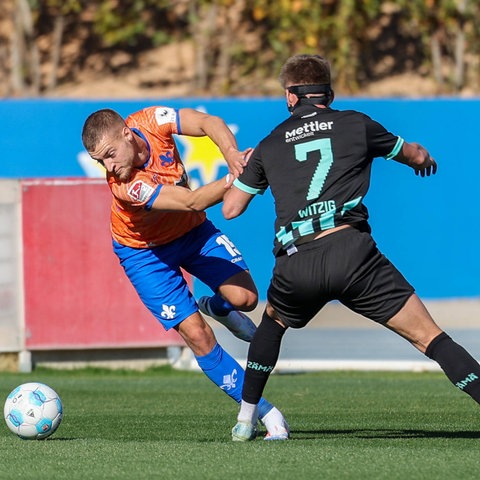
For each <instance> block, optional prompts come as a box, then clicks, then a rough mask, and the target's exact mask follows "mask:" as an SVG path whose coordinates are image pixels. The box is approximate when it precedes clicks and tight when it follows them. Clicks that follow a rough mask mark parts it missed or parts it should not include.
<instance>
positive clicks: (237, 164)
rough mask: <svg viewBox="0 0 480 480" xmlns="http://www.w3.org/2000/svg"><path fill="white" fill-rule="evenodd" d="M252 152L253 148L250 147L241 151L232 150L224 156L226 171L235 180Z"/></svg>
mask: <svg viewBox="0 0 480 480" xmlns="http://www.w3.org/2000/svg"><path fill="white" fill-rule="evenodd" d="M252 152H253V148H250V147H249V148H247V149H246V150H243V151H240V150H236V149H233V148H232V149H231V150H230V151H229V152H228V154H227V155H226V156H225V160H226V162H227V165H228V169H229V171H230V173H232V174H233V176H234V177H235V178H237V177H238V176H239V175H240V174H241V173H242V172H243V169H244V168H245V167H246V166H247V163H248V160H249V158H250V155H251V154H252Z"/></svg>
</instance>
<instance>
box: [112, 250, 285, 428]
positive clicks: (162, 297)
mask: <svg viewBox="0 0 480 480" xmlns="http://www.w3.org/2000/svg"><path fill="white" fill-rule="evenodd" d="M172 243H175V242H172ZM187 243H189V244H190V243H191V242H187ZM187 250H188V245H169V246H168V247H159V248H156V249H151V250H150V249H131V248H128V247H122V246H121V245H118V244H116V245H115V252H116V253H117V255H118V256H119V258H120V262H121V264H122V266H123V268H124V270H125V273H126V274H127V276H128V278H129V280H130V281H131V283H132V285H133V286H134V288H135V290H136V291H137V293H138V295H139V297H140V299H141V300H142V302H143V303H144V305H145V306H146V307H147V308H148V309H149V310H150V312H151V313H152V314H153V315H154V316H155V318H156V319H157V320H158V321H159V322H160V323H161V324H162V325H163V327H164V328H165V329H166V330H169V329H171V328H175V329H176V330H177V331H178V332H179V333H180V335H181V336H182V337H183V339H184V340H185V342H186V344H187V345H188V346H189V347H190V348H191V350H192V352H193V353H194V355H195V357H196V359H197V362H198V364H199V366H200V368H201V369H202V370H203V372H204V373H205V375H206V376H207V377H208V378H209V379H210V380H211V381H212V382H213V383H215V384H216V385H217V386H218V387H219V388H221V389H222V390H223V391H224V392H225V393H226V394H227V395H229V396H230V397H231V398H232V399H234V400H235V401H236V402H238V403H239V402H240V401H241V393H242V386H243V378H244V370H243V368H242V367H240V365H239V364H238V362H236V361H235V360H234V359H233V358H232V357H231V356H230V355H229V354H228V353H227V352H225V351H224V350H223V349H222V347H221V346H220V345H218V343H217V341H216V339H215V336H214V333H213V331H212V329H211V328H210V326H209V325H208V324H207V323H206V322H205V320H204V319H203V317H202V316H201V314H200V313H199V311H198V306H197V303H196V302H195V299H194V298H193V296H192V294H191V292H190V289H189V287H188V284H187V282H186V280H185V278H184V276H183V275H182V272H181V270H180V267H179V266H178V262H179V260H178V258H177V257H176V256H180V257H181V253H184V252H186V251H187ZM176 263H177V265H176V266H174V265H175V264H176ZM260 419H261V420H262V421H264V424H265V427H266V428H267V431H268V432H269V433H271V434H274V433H275V432H276V431H277V429H278V428H277V427H278V426H283V425H284V423H285V421H284V419H283V415H282V414H281V413H280V411H279V410H278V409H276V408H275V407H273V406H272V405H271V404H270V403H268V402H267V401H266V400H264V399H262V400H261V402H260Z"/></svg>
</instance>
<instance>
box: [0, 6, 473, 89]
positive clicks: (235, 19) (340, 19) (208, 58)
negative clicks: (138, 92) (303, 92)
mask: <svg viewBox="0 0 480 480" xmlns="http://www.w3.org/2000/svg"><path fill="white" fill-rule="evenodd" d="M0 27H1V28H0V81H1V82H0V93H1V94H2V96H25V95H45V94H52V93H55V90H56V88H57V87H58V86H59V85H62V84H64V83H66V82H75V81H76V79H77V78H78V77H79V75H80V74H81V73H82V72H84V71H86V70H88V71H92V72H94V73H95V72H96V73H97V74H98V75H99V76H100V75H103V76H105V75H112V74H117V75H121V74H122V73H124V72H125V71H127V70H128V69H135V68H137V67H138V62H139V58H140V57H141V55H142V54H143V53H145V52H148V51H150V50H152V49H156V48H159V47H161V46H162V45H171V44H188V45H189V46H190V49H191V51H192V52H193V58H194V60H193V66H192V70H193V74H192V75H191V78H188V79H186V81H188V82H189V89H188V90H189V94H190V95H216V96H222V95H242V94H244V95H247V94H248V95H252V94H257V95H269V94H272V93H274V94H278V93H279V91H278V86H277V85H276V82H275V83H273V82H272V81H271V80H272V72H278V69H279V67H280V65H281V64H282V63H283V61H284V60H285V58H286V57H288V56H290V55H292V54H295V53H299V52H306V53H313V52H318V53H321V54H322V55H324V56H326V57H327V58H329V59H330V61H331V63H332V66H333V69H334V75H335V88H336V89H337V91H339V92H344V93H348V94H355V93H357V92H359V91H361V90H362V87H363V86H364V84H365V83H366V82H372V81H375V80H379V79H382V78H386V77H388V76H391V75H394V74H399V73H416V74H420V75H421V76H423V77H426V78H432V79H433V80H434V81H435V84H436V86H437V88H436V92H433V93H442V94H448V93H461V92H463V91H466V90H469V91H470V92H478V90H479V88H480V86H479V82H478V76H479V68H480V67H479V60H478V58H479V48H480V2H477V1H476V0H396V1H386V0H176V1H175V0H174V1H167V0H128V1H127V0H94V1H87V0H2V17H1V18H0ZM181 73H182V72H180V73H179V75H180V74H181ZM273 77H275V74H274V75H273ZM273 80H275V78H273ZM155 81H157V82H160V81H164V82H165V81H166V80H165V79H163V80H154V79H153V80H152V84H151V86H155V85H154V83H155ZM177 81H185V79H181V78H178V75H177ZM273 85H275V87H274V86H273Z"/></svg>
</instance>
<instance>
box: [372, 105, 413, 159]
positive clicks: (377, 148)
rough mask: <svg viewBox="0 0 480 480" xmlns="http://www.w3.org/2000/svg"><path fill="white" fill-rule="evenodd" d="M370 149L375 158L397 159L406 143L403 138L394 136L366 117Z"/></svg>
mask: <svg viewBox="0 0 480 480" xmlns="http://www.w3.org/2000/svg"><path fill="white" fill-rule="evenodd" d="M364 118H365V125H366V135H367V144H368V149H369V151H370V152H371V153H372V156H373V157H384V158H386V159H387V160H388V159H390V158H393V157H395V156H396V155H397V154H398V152H399V151H400V149H401V148H402V145H403V143H404V140H403V138H401V137H399V136H397V135H394V134H393V133H391V132H389V131H388V130H386V129H385V127H383V126H382V125H381V124H380V123H378V122H376V121H375V120H372V119H371V118H370V117H368V116H367V115H365V116H364Z"/></svg>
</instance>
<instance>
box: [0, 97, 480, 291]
mask: <svg viewBox="0 0 480 480" xmlns="http://www.w3.org/2000/svg"><path fill="white" fill-rule="evenodd" d="M148 105H168V106H172V107H176V108H182V107H191V108H197V109H201V110H204V111H207V112H208V113H211V114H214V115H219V116H221V117H222V118H223V119H224V120H225V121H226V123H227V124H228V125H229V126H230V128H231V129H232V131H234V133H235V134H236V136H237V140H238V143H239V148H240V149H243V148H246V147H248V146H255V144H256V143H257V142H258V141H259V140H260V139H261V138H262V137H264V136H265V135H267V134H268V133H269V132H270V131H271V130H272V129H273V127H275V126H276V125H277V124H278V123H280V122H281V121H283V120H284V119H285V118H286V116H287V115H288V111H287V109H286V106H285V102H284V100H283V99H281V98H271V99H263V98H250V99H195V98H190V99H142V100H98V99H96V100H47V99H26V100H23V99H22V100H16V99H4V100H1V101H0V115H1V118H2V119H3V122H4V124H3V129H2V133H1V134H0V152H1V162H0V177H4V178H52V177H100V176H103V175H104V173H103V171H102V169H101V167H100V166H99V165H97V164H96V162H94V161H92V160H91V159H90V157H89V156H88V155H87V154H86V152H85V151H84V149H83V146H82V143H81V130H82V126H83V122H84V120H85V118H86V117H87V116H88V115H89V114H90V113H92V112H93V111H95V110H98V109H100V108H105V107H108V108H113V109H115V110H117V111H118V112H119V113H120V114H122V115H124V116H126V115H128V114H129V113H130V112H133V111H135V110H138V109H140V108H143V107H145V106H148ZM334 107H335V108H338V109H354V110H360V111H363V112H364V113H366V114H368V115H370V116H371V117H372V118H374V119H375V120H377V121H379V122H380V123H382V124H384V125H385V127H386V128H387V129H389V130H390V131H392V132H393V133H395V134H398V135H400V136H402V137H403V138H405V140H407V141H409V142H414V141H416V142H419V143H422V144H423V145H425V146H426V147H427V148H428V149H429V150H430V152H431V154H432V155H433V156H434V158H436V160H437V161H438V164H439V170H438V173H437V175H435V176H433V177H429V178H421V177H417V176H415V174H414V172H413V171H412V170H411V169H409V168H407V167H405V166H403V165H400V164H398V163H396V162H392V161H386V160H384V159H381V158H379V159H376V160H375V162H374V166H373V172H372V182H371V188H370V192H369V194H368V195H367V198H366V200H365V204H366V205H367V207H368V209H369V212H370V222H371V225H372V229H373V235H374V238H375V239H376V241H377V243H378V245H379V247H380V249H381V250H382V251H383V252H384V253H385V254H386V255H387V256H388V257H389V258H390V259H391V260H392V262H393V263H394V264H395V265H396V266H397V267H398V268H399V269H400V271H402V273H404V275H405V276H406V277H407V279H408V280H409V281H410V282H411V283H412V284H413V285H414V286H415V287H416V289H417V292H418V294H419V295H420V296H421V297H423V298H426V299H443V298H468V297H478V296H480V282H479V281H478V279H477V274H478V272H479V270H480V255H479V252H478V249H477V244H478V242H477V232H478V227H477V225H478V219H477V215H476V214H475V212H476V202H477V198H476V197H477V192H478V187H477V185H476V182H477V179H478V178H479V174H480V166H479V165H480V162H479V161H478V158H477V157H476V155H477V153H476V146H477V145H476V143H477V132H476V130H477V123H476V121H475V120H476V116H477V113H478V112H479V110H480V100H479V99H469V100H463V99H457V98H445V99H421V100H420V99H419V100H414V99H410V100H404V99H360V98H355V99H351V98H344V99H337V100H336V101H335V104H334ZM178 145H179V148H180V151H181V153H182V155H183V159H184V161H185V164H186V166H187V170H188V172H189V175H190V178H191V182H192V187H193V188H195V187H196V186H198V185H201V184H203V183H206V182H209V181H212V180H215V179H217V178H220V177H221V176H223V175H224V174H225V173H226V167H225V163H224V161H223V159H222V158H221V156H220V154H219V152H218V150H217V149H216V148H212V144H211V143H210V142H209V141H208V140H206V139H204V138H192V137H179V138H178ZM209 217H210V218H211V219H212V220H213V221H214V222H215V223H216V224H217V226H218V227H219V228H221V229H222V230H223V231H224V232H225V233H226V234H227V235H228V236H229V237H230V238H231V239H232V240H233V241H234V242H235V244H236V245H237V246H238V247H239V248H240V250H241V251H242V253H243V254H244V256H245V258H246V259H247V262H248V264H249V266H250V268H251V271H252V274H253V276H254V278H255V280H256V282H257V284H258V288H259V292H260V298H261V300H264V299H265V293H266V288H267V286H268V282H269V279H270V273H271V269H272V266H273V257H272V254H271V249H272V243H273V220H274V217H273V202H272V198H271V196H270V195H269V193H267V194H265V195H264V196H262V197H258V198H256V199H254V200H253V202H252V203H251V205H250V207H249V209H248V211H247V212H246V213H245V214H244V215H243V216H242V217H240V218H238V219H235V220H232V221H228V222H227V221H226V220H224V219H223V217H222V215H221V211H220V207H219V206H216V207H213V208H211V209H210V210H209ZM204 288H205V287H203V286H202V285H197V284H195V291H196V292H198V294H199V295H201V294H204V293H208V292H205V291H204Z"/></svg>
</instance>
